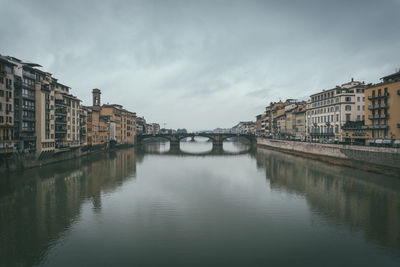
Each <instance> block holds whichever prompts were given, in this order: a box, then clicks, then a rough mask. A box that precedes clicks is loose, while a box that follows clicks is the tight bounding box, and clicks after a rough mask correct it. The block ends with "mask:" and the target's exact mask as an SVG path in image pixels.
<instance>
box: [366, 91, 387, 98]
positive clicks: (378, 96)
mask: <svg viewBox="0 0 400 267" xmlns="http://www.w3.org/2000/svg"><path fill="white" fill-rule="evenodd" d="M388 97H389V93H387V92H386V93H384V94H383V95H377V96H376V95H372V96H368V99H369V100H376V99H384V98H388Z"/></svg>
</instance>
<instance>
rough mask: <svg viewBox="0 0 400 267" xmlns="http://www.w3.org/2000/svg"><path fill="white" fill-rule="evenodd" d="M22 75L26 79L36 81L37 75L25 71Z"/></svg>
mask: <svg viewBox="0 0 400 267" xmlns="http://www.w3.org/2000/svg"><path fill="white" fill-rule="evenodd" d="M22 75H24V76H25V77H28V78H31V79H33V80H36V75H35V74H33V73H30V72H27V71H23V72H22Z"/></svg>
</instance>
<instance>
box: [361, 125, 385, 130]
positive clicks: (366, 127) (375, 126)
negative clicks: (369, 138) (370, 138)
mask: <svg viewBox="0 0 400 267" xmlns="http://www.w3.org/2000/svg"><path fill="white" fill-rule="evenodd" d="M387 127H388V125H387V124H378V125H366V126H364V127H363V128H364V129H386V128H387Z"/></svg>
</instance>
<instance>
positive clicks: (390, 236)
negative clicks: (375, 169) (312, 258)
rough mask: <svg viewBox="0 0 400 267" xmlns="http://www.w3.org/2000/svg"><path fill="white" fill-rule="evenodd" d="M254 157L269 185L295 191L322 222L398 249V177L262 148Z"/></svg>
mask: <svg viewBox="0 0 400 267" xmlns="http://www.w3.org/2000/svg"><path fill="white" fill-rule="evenodd" d="M256 158H257V165H258V167H260V168H263V169H265V170H266V177H267V179H268V180H269V181H270V185H271V188H273V189H277V190H286V191H289V192H292V193H296V194H300V195H302V196H304V197H305V199H306V200H307V202H308V204H309V206H310V208H311V209H312V210H314V211H316V212H315V214H318V215H322V217H323V218H325V219H326V220H327V222H328V223H334V224H340V225H343V224H344V225H346V226H347V227H349V228H350V229H351V230H362V231H363V233H364V235H365V237H366V238H367V239H370V240H375V241H379V243H381V244H383V245H385V246H387V247H389V248H391V249H394V250H396V251H397V252H398V251H400V181H398V180H395V179H393V180H392V179H390V177H383V176H380V175H376V174H371V173H366V172H362V171H358V170H353V169H350V168H344V167H338V166H334V165H328V164H325V163H320V162H315V161H312V160H309V159H304V158H299V157H294V156H291V155H287V154H282V153H280V152H276V151H270V150H265V149H259V150H258V153H257V156H256ZM378 183H379V184H378Z"/></svg>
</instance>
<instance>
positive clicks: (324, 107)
mask: <svg viewBox="0 0 400 267" xmlns="http://www.w3.org/2000/svg"><path fill="white" fill-rule="evenodd" d="M365 87H366V86H365V84H364V83H361V82H357V81H354V80H353V79H352V80H351V81H350V82H349V83H345V84H343V85H342V86H337V87H336V88H333V89H329V90H323V91H322V92H320V93H317V94H313V95H311V96H310V100H309V101H308V103H307V113H306V114H307V115H306V130H307V139H308V140H309V141H321V140H326V141H330V142H334V141H337V142H343V141H344V137H343V136H342V127H343V125H344V124H345V123H346V122H349V121H363V120H364V119H365V116H364V110H365V96H364V90H365Z"/></svg>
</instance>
